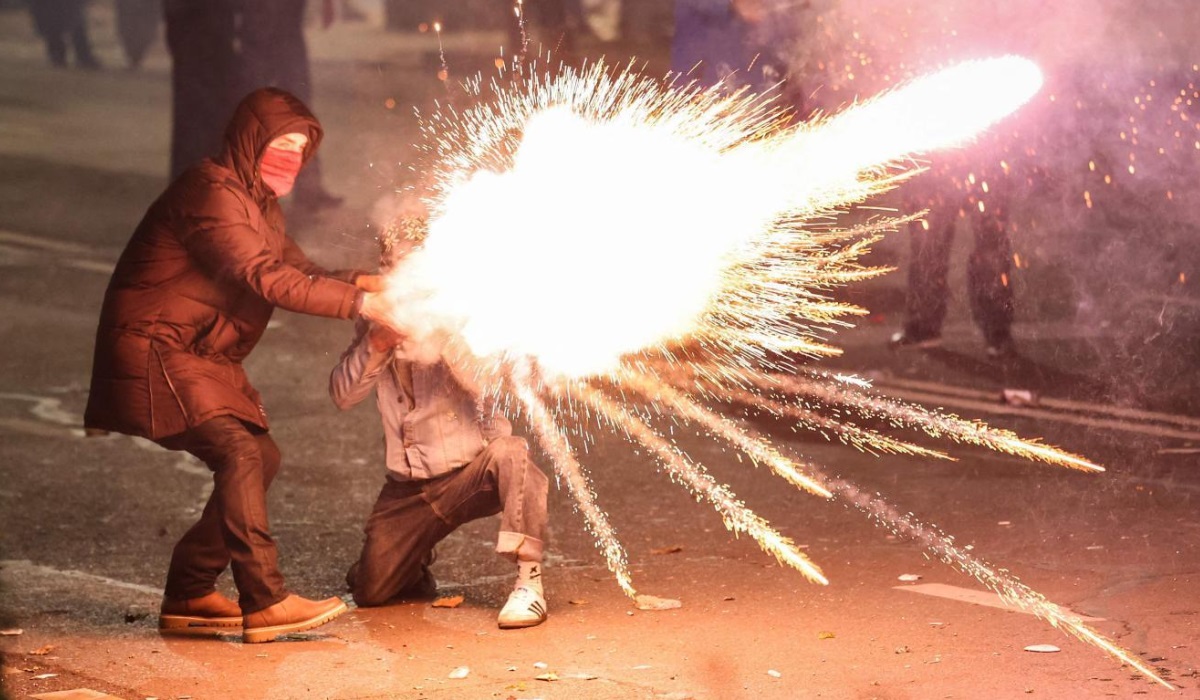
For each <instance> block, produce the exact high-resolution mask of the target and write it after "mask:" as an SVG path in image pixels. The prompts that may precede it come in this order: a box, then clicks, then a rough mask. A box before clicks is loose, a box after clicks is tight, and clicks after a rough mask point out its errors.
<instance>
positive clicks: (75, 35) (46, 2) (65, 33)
mask: <svg viewBox="0 0 1200 700" xmlns="http://www.w3.org/2000/svg"><path fill="white" fill-rule="evenodd" d="M84 6H85V0H30V2H29V11H30V12H31V13H32V14H33V24H34V27H35V28H36V29H37V32H38V34H40V35H41V37H42V40H43V41H45V42H46V53H47V54H48V55H49V57H50V62H51V63H53V64H54V65H56V66H65V65H66V64H67V40H68V39H70V42H71V45H72V47H73V48H74V49H75V62H76V63H77V64H78V65H81V66H95V65H97V63H96V57H95V55H94V54H93V53H92V44H91V42H90V41H88V34H87V18H86V17H85V15H84Z"/></svg>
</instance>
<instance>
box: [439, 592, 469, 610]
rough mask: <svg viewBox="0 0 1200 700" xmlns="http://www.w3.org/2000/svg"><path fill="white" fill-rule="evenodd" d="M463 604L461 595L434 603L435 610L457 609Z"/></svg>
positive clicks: (444, 598) (445, 597)
mask: <svg viewBox="0 0 1200 700" xmlns="http://www.w3.org/2000/svg"><path fill="white" fill-rule="evenodd" d="M462 604H463V597H462V596H460V595H450V596H443V597H441V598H438V599H437V600H435V601H433V607H435V608H457V607H458V606H460V605H462Z"/></svg>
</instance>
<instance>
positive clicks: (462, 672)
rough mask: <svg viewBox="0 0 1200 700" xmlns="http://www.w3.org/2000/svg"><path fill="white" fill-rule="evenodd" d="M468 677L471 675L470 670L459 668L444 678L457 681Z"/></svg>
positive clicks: (463, 667) (464, 667)
mask: <svg viewBox="0 0 1200 700" xmlns="http://www.w3.org/2000/svg"><path fill="white" fill-rule="evenodd" d="M469 675H471V669H469V668H467V667H466V666H459V667H458V668H456V669H454V670H453V671H451V672H450V675H449V676H446V677H447V678H454V679H458V678H466V677H467V676H469Z"/></svg>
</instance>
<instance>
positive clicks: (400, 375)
mask: <svg viewBox="0 0 1200 700" xmlns="http://www.w3.org/2000/svg"><path fill="white" fill-rule="evenodd" d="M368 330H369V326H368V325H367V324H359V331H358V334H357V335H356V336H355V338H354V341H353V342H352V343H350V347H349V348H347V349H346V352H344V353H342V359H341V360H340V361H339V362H338V364H337V366H336V367H334V368H333V372H332V374H330V376H329V395H330V396H331V397H332V398H333V402H334V403H335V404H337V407H338V408H340V409H343V410H345V409H347V408H350V407H351V406H353V405H354V404H356V403H358V402H359V401H362V400H363V399H364V398H366V396H367V395H368V394H369V393H371V389H375V397H376V402H377V404H378V406H379V414H380V417H381V418H382V419H383V432H384V442H385V445H386V450H387V468H388V470H389V473H390V476H391V477H392V478H393V479H397V480H401V481H409V480H415V479H431V478H433V477H436V476H441V475H443V474H446V473H449V472H451V471H453V470H455V469H460V468H462V467H464V466H466V465H467V464H468V463H469V462H470V461H471V460H473V459H475V457H477V456H478V455H479V453H480V452H483V448H484V447H485V446H486V445H487V443H488V441H489V440H494V439H495V438H497V437H500V436H504V435H511V434H512V424H511V423H509V422H508V420H507V419H506V418H504V417H503V416H501V415H497V414H495V413H494V412H489V415H488V416H486V417H485V416H484V415H483V410H482V408H481V406H480V404H479V402H478V401H477V400H476V398H475V397H474V396H473V395H472V394H471V392H470V391H468V390H467V389H466V388H465V387H464V386H463V384H462V383H461V382H460V381H459V380H458V379H457V378H456V377H455V376H454V373H453V372H452V371H451V369H450V366H449V365H447V364H446V363H445V362H444V361H441V360H439V361H437V362H435V363H433V364H422V363H417V362H412V361H410V360H408V359H406V358H405V357H404V356H403V355H402V354H401V352H400V350H399V349H393V350H388V351H385V352H379V351H377V350H375V349H374V348H372V347H371V343H370V341H369V340H368V339H367V331H368Z"/></svg>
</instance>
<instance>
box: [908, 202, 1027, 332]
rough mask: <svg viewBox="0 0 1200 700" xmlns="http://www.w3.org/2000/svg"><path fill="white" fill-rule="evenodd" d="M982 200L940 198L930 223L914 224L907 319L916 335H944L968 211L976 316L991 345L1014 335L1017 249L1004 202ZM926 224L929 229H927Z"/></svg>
mask: <svg viewBox="0 0 1200 700" xmlns="http://www.w3.org/2000/svg"><path fill="white" fill-rule="evenodd" d="M985 205H990V206H985V209H984V211H983V212H980V211H979V208H978V202H977V201H974V200H971V201H964V202H962V206H961V208H960V206H958V204H957V203H956V202H954V201H953V200H951V201H946V200H940V199H935V200H933V202H932V208H931V209H930V211H929V213H928V214H927V215H926V216H925V219H924V222H925V223H922V222H921V221H913V222H911V223H910V224H909V243H910V247H911V256H910V261H909V268H908V297H907V300H906V301H907V305H906V307H907V308H906V311H907V320H906V321H905V326H904V330H905V333H906V334H907V335H909V336H910V337H913V338H927V337H932V336H938V335H941V332H942V322H943V321H944V320H945V318H946V302H947V299H948V298H949V289H948V285H947V277H948V275H949V267H950V246H951V244H952V243H953V241H954V227H955V225H956V224H957V222H958V219H959V218H960V211H961V212H962V215H963V216H965V218H966V219H967V220H968V221H969V222H970V225H971V229H972V231H973V233H974V236H975V247H974V249H973V250H972V251H971V256H970V258H969V259H968V262H967V291H968V294H969V297H970V301H971V315H972V317H973V318H974V319H975V324H976V325H977V326H979V329H980V330H981V331H982V332H983V336H984V340H985V341H986V342H987V343H988V344H989V345H999V344H1003V343H1005V342H1007V341H1008V340H1010V339H1011V329H1012V322H1013V293H1012V286H1011V280H1010V277H1009V274H1010V270H1011V266H1012V247H1011V244H1010V243H1009V238H1008V230H1007V229H1008V221H1007V212H1006V211H1005V210H1004V208H1003V207H1004V204H1003V200H1002V199H1000V198H998V197H996V198H992V199H991V200H989V201H987V202H985ZM926 225H927V226H928V228H926Z"/></svg>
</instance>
